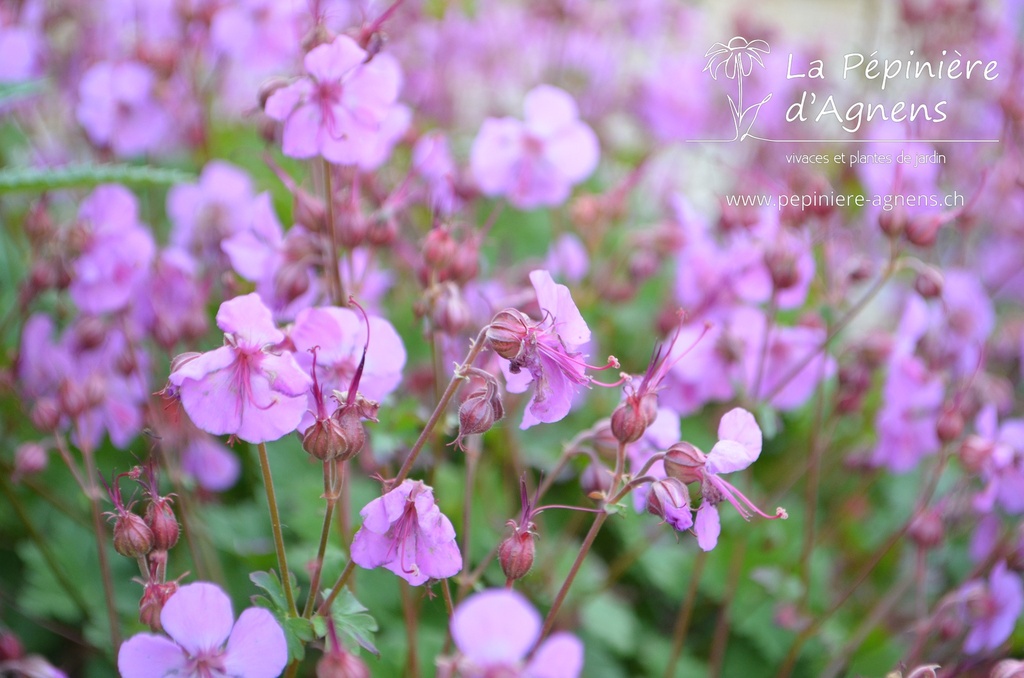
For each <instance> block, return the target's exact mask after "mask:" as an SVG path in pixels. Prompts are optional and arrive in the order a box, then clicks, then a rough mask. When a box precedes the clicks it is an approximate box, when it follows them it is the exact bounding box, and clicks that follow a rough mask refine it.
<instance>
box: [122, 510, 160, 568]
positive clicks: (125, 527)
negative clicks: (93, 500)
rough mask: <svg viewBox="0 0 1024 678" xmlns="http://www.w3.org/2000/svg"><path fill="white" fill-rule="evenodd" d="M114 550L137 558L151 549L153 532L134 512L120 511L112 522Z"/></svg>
mask: <svg viewBox="0 0 1024 678" xmlns="http://www.w3.org/2000/svg"><path fill="white" fill-rule="evenodd" d="M114 550H115V551H117V552H118V553H120V554H121V555H122V556H124V557H126V558H138V557H140V556H144V555H146V554H147V553H149V552H150V551H152V550H153V532H152V530H150V529H149V526H148V525H146V521H144V520H143V519H142V518H140V517H138V516H137V515H135V514H134V513H130V512H128V511H125V512H121V513H119V514H118V516H117V521H116V522H115V523H114Z"/></svg>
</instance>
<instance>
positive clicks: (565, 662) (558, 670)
mask: <svg viewBox="0 0 1024 678" xmlns="http://www.w3.org/2000/svg"><path fill="white" fill-rule="evenodd" d="M582 672H583V643H582V642H581V641H580V639H579V638H577V637H576V636H574V635H572V634H571V633H565V632H562V633H556V634H554V635H552V636H551V637H550V638H548V639H547V640H545V641H544V643H543V644H542V645H541V646H540V647H539V648H537V654H535V655H534V656H533V660H532V661H531V662H530V663H529V664H528V665H527V667H526V671H525V672H524V673H523V676H524V678H576V676H578V675H580V673H582Z"/></svg>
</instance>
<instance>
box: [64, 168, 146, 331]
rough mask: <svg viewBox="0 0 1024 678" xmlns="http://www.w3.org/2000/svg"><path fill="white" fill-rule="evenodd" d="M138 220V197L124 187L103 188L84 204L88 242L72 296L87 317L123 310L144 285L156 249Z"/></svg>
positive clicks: (73, 278) (75, 265) (75, 267)
mask: <svg viewBox="0 0 1024 678" xmlns="http://www.w3.org/2000/svg"><path fill="white" fill-rule="evenodd" d="M138 216H139V206H138V203H137V202H136V200H135V196H134V195H133V194H132V193H131V191H129V190H128V189H126V188H125V187H123V186H119V185H114V184H111V185H107V186H100V187H99V188H97V189H96V190H95V191H93V192H92V193H91V194H90V195H89V197H88V198H86V199H85V201H83V202H82V205H81V207H80V208H79V210H78V220H79V223H80V224H81V226H82V227H83V228H84V229H85V233H86V237H85V243H84V245H83V246H82V252H81V254H80V255H79V256H78V258H77V259H75V261H74V263H73V264H72V270H73V275H72V276H71V286H70V288H69V289H68V291H69V293H70V294H71V298H72V300H74V302H75V305H77V306H78V308H80V309H81V310H83V311H85V312H86V313H108V312H112V311H119V310H121V309H122V308H124V307H125V306H127V305H128V303H129V302H130V301H131V300H132V298H133V297H134V296H135V294H136V289H137V288H138V286H139V285H140V284H141V283H142V282H143V281H144V280H145V278H146V275H147V274H148V272H149V266H150V263H151V262H152V261H153V255H154V253H155V250H156V246H155V245H154V243H153V237H152V236H151V235H150V234H149V231H148V230H147V229H146V228H145V227H144V226H143V225H142V224H140V223H139V222H138Z"/></svg>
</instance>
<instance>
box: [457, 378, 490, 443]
mask: <svg viewBox="0 0 1024 678" xmlns="http://www.w3.org/2000/svg"><path fill="white" fill-rule="evenodd" d="M493 425H494V408H493V407H492V406H491V401H490V398H488V396H487V392H486V391H477V392H476V393H473V394H472V395H470V396H469V397H468V398H466V399H465V400H463V401H462V405H460V406H459V437H458V441H459V447H462V442H461V441H462V438H463V437H464V436H469V435H475V434H478V433H486V432H487V431H489V430H491V426H493Z"/></svg>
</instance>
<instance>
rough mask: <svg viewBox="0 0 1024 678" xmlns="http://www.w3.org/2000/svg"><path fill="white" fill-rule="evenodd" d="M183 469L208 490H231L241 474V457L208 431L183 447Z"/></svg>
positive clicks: (196, 436)
mask: <svg viewBox="0 0 1024 678" xmlns="http://www.w3.org/2000/svg"><path fill="white" fill-rule="evenodd" d="M181 470H182V471H184V472H185V473H187V474H188V475H190V476H192V477H193V478H195V480H196V484H198V485H199V487H201V488H203V489H204V490H207V491H209V492H223V491H224V490H227V489H230V488H231V487H232V486H234V484H235V483H236V482H237V481H238V478H239V476H240V475H241V474H242V464H241V462H239V461H238V456H237V455H236V454H235V453H234V452H232V451H231V450H229V449H228V448H226V447H224V446H223V445H222V444H221V443H220V442H219V441H217V440H215V439H214V438H212V437H211V436H208V435H206V434H205V433H197V434H196V435H195V436H194V437H192V439H191V440H189V442H188V443H187V444H186V445H185V447H184V448H183V449H182V450H181Z"/></svg>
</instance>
